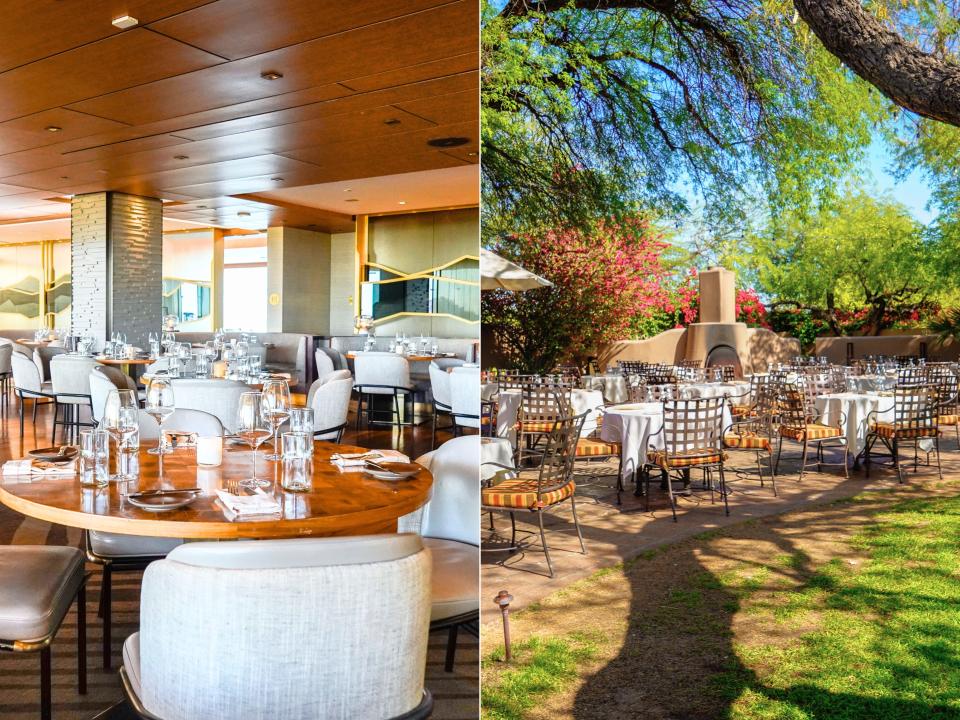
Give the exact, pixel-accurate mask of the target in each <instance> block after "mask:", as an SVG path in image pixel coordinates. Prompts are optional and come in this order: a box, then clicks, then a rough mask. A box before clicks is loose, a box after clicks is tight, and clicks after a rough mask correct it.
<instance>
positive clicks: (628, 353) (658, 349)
mask: <svg viewBox="0 0 960 720" xmlns="http://www.w3.org/2000/svg"><path fill="white" fill-rule="evenodd" d="M686 350H687V329H686V328H674V329H672V330H667V331H665V332H662V333H660V334H659V335H654V336H653V337H651V338H645V339H643V340H619V341H617V342H615V343H612V344H610V345H607V346H606V347H603V348H601V349H600V350H598V351H597V364H598V365H599V366H600V367H601V368H608V367H611V366H615V365H616V364H617V360H637V361H640V362H650V363H667V364H669V365H675V364H676V363H678V362H680V361H681V360H683V358H684V357H685V353H686Z"/></svg>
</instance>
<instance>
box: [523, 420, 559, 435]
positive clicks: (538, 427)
mask: <svg viewBox="0 0 960 720" xmlns="http://www.w3.org/2000/svg"><path fill="white" fill-rule="evenodd" d="M553 425H554V423H553V420H521V421H520V422H518V423H517V430H519V431H520V432H526V433H548V432H553Z"/></svg>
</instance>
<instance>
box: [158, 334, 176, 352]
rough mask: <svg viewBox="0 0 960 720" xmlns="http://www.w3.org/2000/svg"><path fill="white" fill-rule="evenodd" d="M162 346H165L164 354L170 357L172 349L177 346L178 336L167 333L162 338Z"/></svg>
mask: <svg viewBox="0 0 960 720" xmlns="http://www.w3.org/2000/svg"><path fill="white" fill-rule="evenodd" d="M160 344H161V345H163V352H164V353H165V354H167V355H169V354H170V350H171V348H173V346H174V345H176V344H177V336H176V335H174V334H173V333H172V332H165V333H164V334H163V335H162V336H161V337H160Z"/></svg>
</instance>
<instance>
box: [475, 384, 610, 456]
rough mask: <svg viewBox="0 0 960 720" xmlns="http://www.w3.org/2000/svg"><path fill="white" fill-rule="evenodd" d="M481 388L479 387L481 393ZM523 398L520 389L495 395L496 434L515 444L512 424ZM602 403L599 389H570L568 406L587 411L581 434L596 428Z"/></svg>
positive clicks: (515, 438) (515, 439) (577, 410)
mask: <svg viewBox="0 0 960 720" xmlns="http://www.w3.org/2000/svg"><path fill="white" fill-rule="evenodd" d="M482 393H483V389H482V388H481V395H482ZM522 399H523V392H522V391H521V390H514V389H510V390H501V391H500V393H499V394H498V395H497V403H498V407H497V436H498V437H502V438H509V440H510V442H511V444H513V445H516V444H517V431H516V430H515V429H514V425H516V424H517V413H519V412H520V402H521V400H522ZM601 405H603V394H602V393H601V392H600V391H599V390H579V389H577V390H571V391H570V407H571V409H572V410H573V414H574V415H580V414H581V413H584V412H588V411H589V414H588V415H587V417H586V419H585V420H584V421H583V430H582V432H581V435H582V436H586V435H589V434H590V433H592V432H593V431H594V430H596V429H597V418H598V417H599V415H600V412H599V411H598V410H597V408H599V407H600V406H601Z"/></svg>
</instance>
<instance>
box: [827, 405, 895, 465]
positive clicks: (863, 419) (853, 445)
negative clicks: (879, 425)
mask: <svg viewBox="0 0 960 720" xmlns="http://www.w3.org/2000/svg"><path fill="white" fill-rule="evenodd" d="M814 406H815V407H816V408H817V412H819V413H820V417H819V418H818V420H817V421H818V422H820V423H824V424H826V425H836V424H837V423H838V422H839V421H840V420H843V421H844V422H843V424H841V427H842V428H843V435H844V437H845V438H846V439H847V447H849V448H850V452H851V454H853V455H859V454H860V452H862V451H863V448H864V446H865V445H866V443H867V432H868V430H869V427H868V422H869V421H868V419H867V416H868V415H869V414H870V413H871V412H873V411H874V410H877V411H881V410H882V411H883V412H878V413H877V415H876V416H875V417H871V418H870V420H881V421H883V422H893V397H892V396H884V395H878V394H877V393H854V392H845V393H829V394H826V395H821V396H820V397H818V398H817V399H816V400H815V401H814ZM841 412H842V413H844V415H845V416H846V417H841V415H840V413H841Z"/></svg>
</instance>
